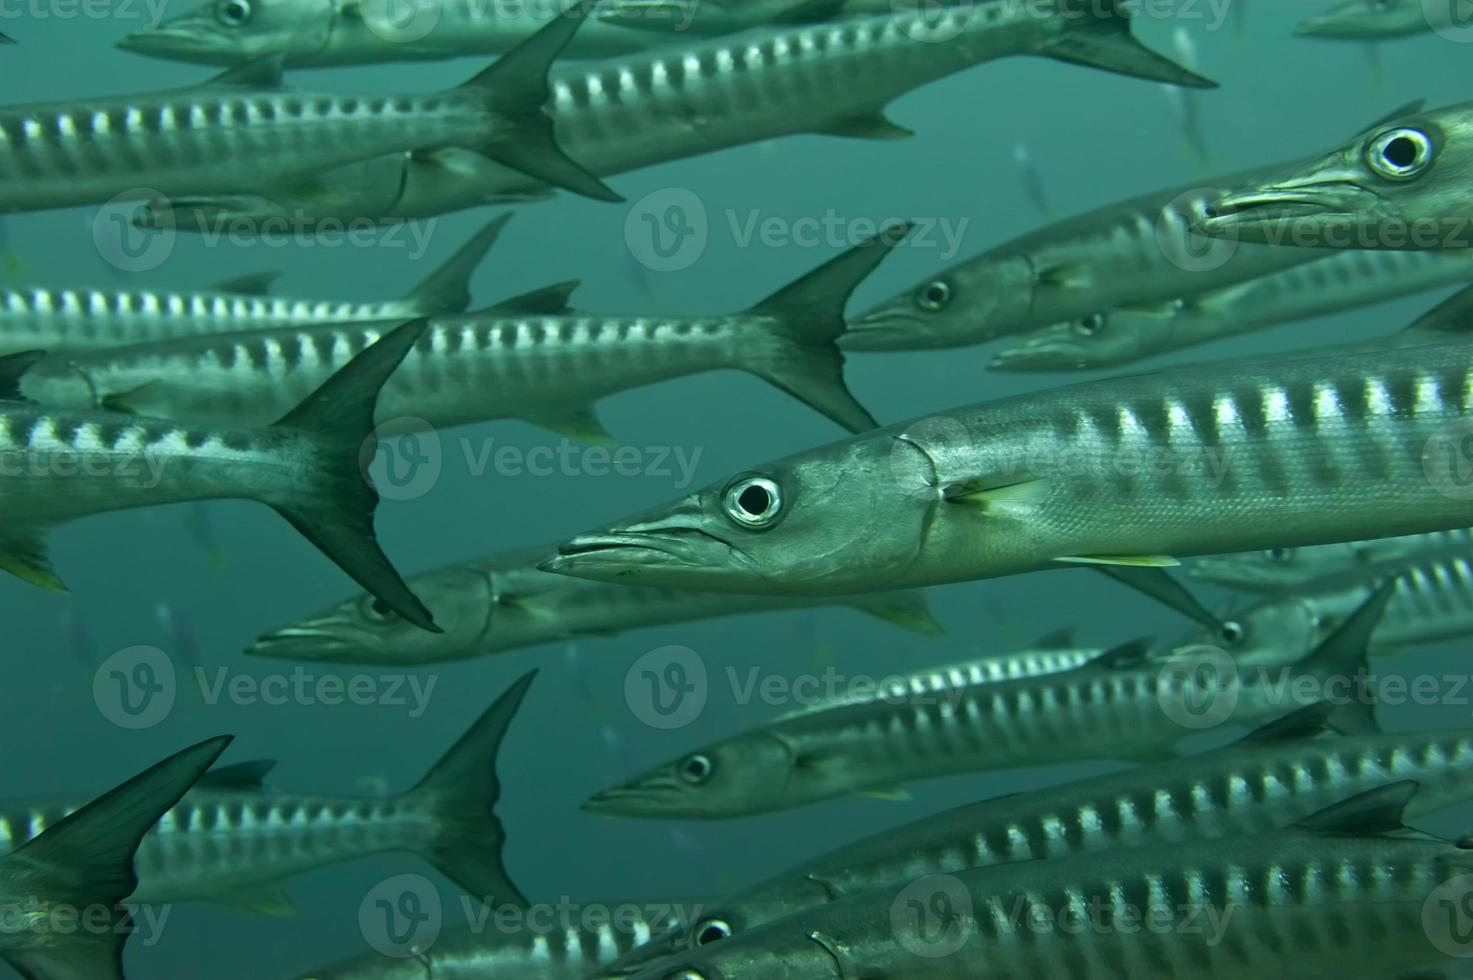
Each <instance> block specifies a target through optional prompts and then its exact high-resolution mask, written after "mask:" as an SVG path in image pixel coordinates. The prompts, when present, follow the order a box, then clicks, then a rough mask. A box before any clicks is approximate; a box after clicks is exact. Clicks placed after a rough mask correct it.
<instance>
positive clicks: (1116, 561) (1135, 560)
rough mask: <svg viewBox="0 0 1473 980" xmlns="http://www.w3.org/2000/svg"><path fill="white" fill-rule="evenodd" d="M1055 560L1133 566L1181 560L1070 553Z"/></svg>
mask: <svg viewBox="0 0 1473 980" xmlns="http://www.w3.org/2000/svg"><path fill="white" fill-rule="evenodd" d="M1054 561H1063V562H1072V563H1074V564H1076V565H1125V566H1129V567H1132V568H1172V567H1174V566H1176V565H1180V564H1181V562H1179V561H1177V560H1176V559H1175V558H1172V557H1171V556H1170V555H1070V556H1069V557H1067V558H1055V559H1054Z"/></svg>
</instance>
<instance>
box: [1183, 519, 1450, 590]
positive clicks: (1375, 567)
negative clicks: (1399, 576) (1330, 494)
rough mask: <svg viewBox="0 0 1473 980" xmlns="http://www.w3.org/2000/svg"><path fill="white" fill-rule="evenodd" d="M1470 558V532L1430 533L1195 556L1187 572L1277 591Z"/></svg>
mask: <svg viewBox="0 0 1473 980" xmlns="http://www.w3.org/2000/svg"><path fill="white" fill-rule="evenodd" d="M1469 554H1473V531H1470V530H1468V529H1467V528H1459V529H1458V530H1456V531H1434V532H1432V533H1431V534H1409V535H1406V536H1404V537H1399V538H1375V539H1373V540H1370V541H1350V542H1347V543H1345V544H1324V545H1317V546H1315V547H1311V548H1270V549H1269V550H1267V551H1260V552H1254V553H1247V554H1239V555H1213V556H1209V557H1206V558H1198V559H1197V560H1196V561H1194V562H1192V563H1191V564H1190V565H1189V566H1188V567H1187V574H1188V575H1190V576H1191V577H1192V578H1194V579H1198V580H1200V581H1203V582H1212V583H1214V584H1216V585H1225V586H1227V587H1228V588H1230V589H1238V590H1240V591H1244V592H1273V593H1279V592H1284V591H1286V590H1290V589H1302V588H1305V587H1306V586H1310V585H1313V584H1314V583H1315V582H1318V581H1323V580H1327V579H1334V578H1336V577H1339V576H1344V575H1346V574H1358V575H1367V576H1369V575H1375V574H1377V573H1380V572H1383V571H1385V570H1387V569H1396V568H1399V567H1402V566H1406V565H1410V564H1412V563H1413V562H1418V561H1424V560H1429V559H1434V558H1457V557H1461V556H1463V555H1469Z"/></svg>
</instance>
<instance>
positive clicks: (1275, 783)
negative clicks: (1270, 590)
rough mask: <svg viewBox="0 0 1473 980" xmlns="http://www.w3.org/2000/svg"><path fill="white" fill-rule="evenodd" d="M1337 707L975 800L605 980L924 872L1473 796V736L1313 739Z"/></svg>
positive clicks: (748, 893) (750, 895)
mask: <svg viewBox="0 0 1473 980" xmlns="http://www.w3.org/2000/svg"><path fill="white" fill-rule="evenodd" d="M1331 710H1332V706H1331V705H1329V704H1328V703H1321V704H1318V705H1313V706H1310V707H1308V708H1301V709H1300V710H1298V711H1296V712H1294V713H1292V714H1291V715H1288V716H1286V717H1285V718H1282V719H1278V720H1276V721H1273V722H1270V723H1269V724H1267V725H1265V726H1264V727H1262V728H1260V729H1258V730H1257V731H1255V732H1254V733H1252V734H1251V735H1249V736H1248V737H1246V738H1244V739H1242V740H1240V741H1239V742H1236V743H1234V744H1233V745H1231V746H1229V747H1227V748H1224V749H1219V750H1216V751H1213V752H1208V753H1205V754H1203V755H1195V756H1191V757H1188V758H1184V759H1180V760H1174V761H1170V762H1162V763H1157V764H1155V765H1152V766H1150V767H1148V768H1145V769H1132V770H1128V771H1126V772H1122V773H1111V774H1109V775H1106V776H1099V777H1096V778H1093V779H1086V780H1081V781H1079V782H1073V783H1068V784H1066V785H1063V786H1059V787H1052V788H1047V789H1041V790H1036V791H1033V792H1029V793H1022V794H1014V795H1010V796H1005V797H1000V798H997V799H992V800H984V801H982V802H980V803H972V804H969V805H967V806H961V807H957V808H955V809H951V810H946V811H944V812H942V813H939V814H936V815H935V816H932V817H927V818H925V819H923V820H918V821H915V822H913V823H909V824H906V825H904V826H901V827H898V828H894V829H890V830H886V831H884V832H883V833H879V834H876V835H874V836H872V837H868V838H865V839H863V840H860V841H857V842H855V843H851V844H847V845H844V846H841V847H838V848H836V849H834V850H832V851H830V852H828V853H827V854H824V855H823V856H821V857H818V858H815V859H813V860H811V861H805V862H804V863H802V864H800V865H798V866H797V867H795V868H792V869H790V870H788V871H785V872H783V873H782V874H779V875H776V876H774V877H772V878H769V879H767V880H766V881H763V882H761V883H759V884H757V885H754V886H752V887H751V888H748V889H746V890H744V891H742V892H740V893H739V894H737V895H735V896H733V897H731V898H730V899H728V900H726V901H723V902H720V903H718V904H716V905H714V906H712V907H709V908H708V909H707V910H706V912H705V915H704V916H703V917H702V918H700V919H698V920H697V921H696V922H694V923H692V924H691V926H690V928H689V929H686V930H684V931H678V932H674V933H668V934H662V935H661V936H659V937H658V938H656V939H655V940H652V941H651V942H650V943H649V944H647V945H646V946H643V947H641V948H639V949H636V950H634V951H632V952H631V953H629V954H626V955H624V956H622V957H620V958H619V959H618V960H617V961H615V962H614V963H613V964H612V965H611V966H610V967H609V968H608V969H606V970H605V971H604V972H603V973H602V974H601V975H602V976H610V977H614V976H626V975H628V974H629V973H631V972H634V971H636V970H638V969H640V968H642V967H643V966H644V965H645V964H648V963H650V962H652V961H653V960H655V959H658V958H660V957H663V956H669V955H672V954H679V953H681V952H684V951H687V950H691V949H695V948H698V947H701V946H707V945H710V944H712V943H715V942H720V941H723V940H725V939H728V938H731V937H732V936H736V935H739V934H742V933H745V932H747V931H749V930H751V929H754V928H756V927H758V926H761V925H764V924H766V923H768V922H771V921H774V920H776V919H780V918H782V917H784V916H787V915H792V914H795V913H798V912H801V911H803V910H805V909H811V908H814V907H816V906H820V905H824V904H827V903H829V902H833V901H837V900H840V899H843V898H846V897H848V896H850V895H854V894H857V893H860V892H864V891H868V890H869V889H871V888H877V887H881V886H884V885H888V884H891V883H897V882H905V881H909V880H911V879H913V878H916V877H919V876H922V875H928V874H952V873H955V872H958V871H962V870H965V869H967V868H980V867H988V866H992V865H999V864H1013V863H1016V862H1021V861H1038V860H1045V859H1050V860H1057V859H1063V858H1069V857H1073V856H1077V855H1080V854H1088V853H1096V852H1101V851H1108V850H1113V849H1116V848H1122V847H1142V846H1145V845H1150V844H1161V843H1169V842H1178V841H1188V840H1199V839H1215V838H1221V837H1237V836H1247V835H1250V834H1258V833H1265V832H1268V831H1271V830H1274V829H1277V828H1279V827H1283V826H1285V825H1287V824H1289V823H1292V822H1293V821H1295V820H1298V819H1301V818H1303V817H1306V816H1309V815H1310V814H1312V813H1314V812H1316V811H1318V810H1321V809H1323V808H1325V807H1328V806H1330V805H1332V804H1334V803H1335V802H1336V801H1338V800H1342V799H1345V798H1346V797H1349V796H1352V795H1354V794H1356V793H1361V792H1364V791H1367V790H1370V789H1374V788H1376V787H1377V786H1382V785H1385V784H1387V783H1391V782H1395V781H1398V780H1404V779H1412V780H1416V781H1418V783H1419V784H1420V785H1421V787H1422V788H1421V790H1419V792H1418V793H1417V796H1416V800H1415V803H1416V807H1417V812H1418V813H1419V814H1429V813H1432V812H1434V811H1436V810H1438V809H1441V808H1444V807H1448V806H1452V805H1455V804H1458V803H1461V802H1463V801H1465V800H1467V799H1469V798H1470V797H1473V734H1470V733H1468V732H1411V733H1398V734H1395V735H1383V734H1369V735H1356V736H1344V737H1333V738H1330V737H1327V738H1314V737H1313V736H1315V735H1319V734H1321V733H1322V732H1323V731H1324V728H1323V726H1324V724H1325V721H1326V719H1327V717H1329V716H1330V712H1331Z"/></svg>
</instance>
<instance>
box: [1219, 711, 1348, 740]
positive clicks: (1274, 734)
mask: <svg viewBox="0 0 1473 980" xmlns="http://www.w3.org/2000/svg"><path fill="white" fill-rule="evenodd" d="M1334 711H1335V705H1334V704H1333V703H1331V702H1329V701H1319V702H1316V703H1315V704H1310V705H1306V706H1305V707H1303V708H1300V709H1298V710H1297V711H1291V712H1289V713H1288V714H1287V715H1283V716H1282V717H1279V718H1275V719H1274V720H1273V721H1271V722H1269V723H1268V724H1266V725H1261V726H1259V727H1258V728H1255V729H1253V731H1251V732H1249V733H1248V734H1247V735H1244V736H1243V737H1242V739H1240V740H1239V743H1238V744H1240V745H1276V744H1278V743H1280V742H1298V741H1300V740H1301V739H1306V738H1313V737H1314V736H1316V735H1319V734H1321V733H1323V732H1327V731H1332V729H1331V728H1330V726H1329V720H1330V715H1331V714H1333V713H1334Z"/></svg>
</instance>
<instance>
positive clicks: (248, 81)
mask: <svg viewBox="0 0 1473 980" xmlns="http://www.w3.org/2000/svg"><path fill="white" fill-rule="evenodd" d="M285 68H286V55H284V54H272V55H267V56H266V57H264V58H256V59H254V60H251V61H247V62H245V63H244V64H240V65H236V66H235V67H233V68H227V69H225V70H224V71H222V72H221V73H220V74H218V75H216V76H215V77H214V78H212V79H210V80H209V81H207V82H205V85H229V86H232V87H235V88H281V77H282V73H283V71H284V70H285Z"/></svg>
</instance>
